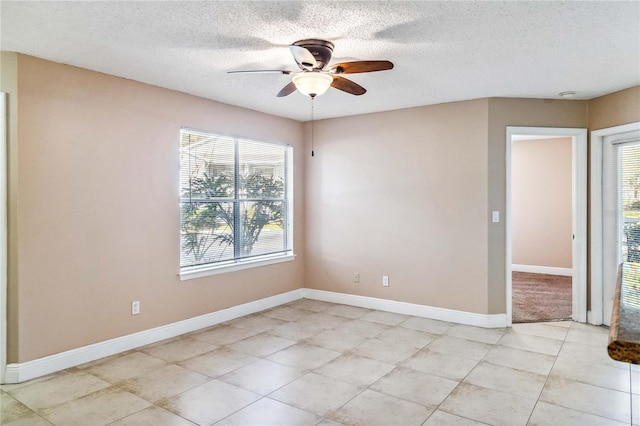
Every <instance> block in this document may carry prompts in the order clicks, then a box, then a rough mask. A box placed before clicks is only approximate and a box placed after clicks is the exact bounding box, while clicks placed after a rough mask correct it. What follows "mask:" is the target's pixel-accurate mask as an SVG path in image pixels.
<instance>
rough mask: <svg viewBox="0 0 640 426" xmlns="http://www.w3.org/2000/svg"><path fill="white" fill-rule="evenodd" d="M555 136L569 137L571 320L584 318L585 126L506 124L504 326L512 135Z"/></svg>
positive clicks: (509, 283) (509, 316)
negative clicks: (571, 234)
mask: <svg viewBox="0 0 640 426" xmlns="http://www.w3.org/2000/svg"><path fill="white" fill-rule="evenodd" d="M517 135H527V136H534V135H535V136H540V137H548V136H558V137H571V138H572V141H573V142H572V156H573V161H572V163H573V166H572V180H573V197H572V206H573V208H572V211H573V212H572V223H573V225H572V228H573V229H572V231H573V235H574V238H573V244H572V248H573V250H572V251H573V262H572V263H573V264H572V269H573V274H572V276H573V285H572V297H571V299H572V310H571V312H572V319H573V320H574V321H579V322H586V321H587V129H577V128H559V127H514V126H507V139H506V144H507V150H506V162H507V164H506V166H507V169H506V170H507V176H506V181H507V186H506V190H507V197H506V214H505V226H506V271H507V276H506V283H507V289H506V297H507V301H506V302H507V326H511V324H512V319H513V311H512V309H513V307H512V299H511V298H512V280H511V273H512V270H511V264H512V253H511V250H512V235H511V143H512V138H513V136H517Z"/></svg>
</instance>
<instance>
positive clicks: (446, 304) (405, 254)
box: [305, 99, 488, 314]
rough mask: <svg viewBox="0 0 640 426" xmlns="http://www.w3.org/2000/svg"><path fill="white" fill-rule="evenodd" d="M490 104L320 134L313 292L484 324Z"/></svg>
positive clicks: (313, 193)
mask: <svg viewBox="0 0 640 426" xmlns="http://www.w3.org/2000/svg"><path fill="white" fill-rule="evenodd" d="M487 104H488V102H487V100H486V99H484V100H474V101H468V102H457V103H450V104H443V105H435V106H426V107H419V108H411V109H404V110H398V111H392V112H384V113H377V114H367V115H361V116H354V117H345V118H339V119H332V120H324V121H318V122H316V123H314V126H315V127H314V145H315V154H316V155H315V157H313V158H309V160H308V161H307V170H306V175H307V182H306V184H307V190H306V208H305V211H306V215H307V216H306V225H307V228H306V237H307V238H306V244H307V245H306V256H307V263H306V273H305V281H306V286H307V287H310V288H316V289H322V290H329V291H336V292H342V293H350V294H357V295H364V296H370V297H379V298H384V299H391V300H397V301H403V302H410V303H418V304H422V305H428V306H436V307H442V308H448V309H456V310H462V311H468V312H476V313H482V314H485V313H487V281H486V277H487V249H486V247H487V223H488V210H487V199H486V194H487ZM355 272H359V273H360V283H357V284H356V283H353V274H354V273H355ZM383 275H388V276H389V280H390V285H389V287H383V286H382V276H383Z"/></svg>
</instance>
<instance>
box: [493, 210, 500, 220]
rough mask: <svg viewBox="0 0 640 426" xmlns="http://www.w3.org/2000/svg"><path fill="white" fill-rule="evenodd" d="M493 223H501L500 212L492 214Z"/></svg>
mask: <svg viewBox="0 0 640 426" xmlns="http://www.w3.org/2000/svg"><path fill="white" fill-rule="evenodd" d="M491 221H492V222H493V223H498V222H500V212H499V211H493V212H491Z"/></svg>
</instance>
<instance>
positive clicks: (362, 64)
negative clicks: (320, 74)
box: [331, 61, 393, 74]
mask: <svg viewBox="0 0 640 426" xmlns="http://www.w3.org/2000/svg"><path fill="white" fill-rule="evenodd" d="M392 68H393V63H392V62H389V61H353V62H342V63H340V64H335V65H332V66H331V71H334V72H335V73H336V74H355V73H359V72H373V71H385V70H390V69H392Z"/></svg>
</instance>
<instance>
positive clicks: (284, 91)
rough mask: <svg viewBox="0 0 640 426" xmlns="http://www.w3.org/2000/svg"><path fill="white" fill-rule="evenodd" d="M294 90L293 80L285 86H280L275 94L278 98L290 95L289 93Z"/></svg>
mask: <svg viewBox="0 0 640 426" xmlns="http://www.w3.org/2000/svg"><path fill="white" fill-rule="evenodd" d="M295 91H296V85H295V84H293V81H292V82H291V83H289V84H287V85H286V86H284V87H283V88H282V90H280V91H279V92H278V95H277V96H278V97H279V98H281V97H283V96H287V95H290V94H292V93H293V92H295Z"/></svg>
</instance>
